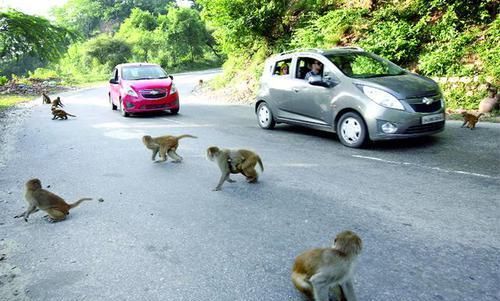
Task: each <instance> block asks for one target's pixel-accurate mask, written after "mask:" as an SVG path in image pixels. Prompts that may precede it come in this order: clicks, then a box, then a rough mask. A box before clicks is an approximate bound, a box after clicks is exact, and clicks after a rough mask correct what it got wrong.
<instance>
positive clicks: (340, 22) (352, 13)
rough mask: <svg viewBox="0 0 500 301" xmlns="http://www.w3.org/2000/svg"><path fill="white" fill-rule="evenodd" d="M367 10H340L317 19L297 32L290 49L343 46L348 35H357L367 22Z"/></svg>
mask: <svg viewBox="0 0 500 301" xmlns="http://www.w3.org/2000/svg"><path fill="white" fill-rule="evenodd" d="M366 13H367V10H365V9H338V10H333V11H330V12H328V13H327V14H326V15H324V16H321V17H318V18H315V19H314V20H313V21H311V22H310V23H309V25H308V26H305V27H301V28H299V29H297V30H296V31H295V34H294V36H293V38H292V40H291V42H290V48H303V47H316V48H331V47H334V46H338V45H343V44H345V43H346V42H348V41H347V40H344V38H345V37H346V35H355V33H357V32H359V31H360V30H361V28H362V26H363V23H364V22H366V20H365V19H364V16H365V15H366Z"/></svg>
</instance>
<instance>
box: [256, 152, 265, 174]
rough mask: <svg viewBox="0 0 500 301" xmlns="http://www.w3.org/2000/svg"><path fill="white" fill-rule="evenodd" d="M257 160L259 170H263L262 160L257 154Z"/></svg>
mask: <svg viewBox="0 0 500 301" xmlns="http://www.w3.org/2000/svg"><path fill="white" fill-rule="evenodd" d="M257 162H259V166H260V170H262V172H264V165H263V164H262V160H260V157H259V156H257Z"/></svg>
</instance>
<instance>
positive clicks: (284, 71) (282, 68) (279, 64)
mask: <svg viewBox="0 0 500 301" xmlns="http://www.w3.org/2000/svg"><path fill="white" fill-rule="evenodd" d="M291 63H292V59H286V60H281V61H276V63H275V64H274V68H273V75H288V74H290V65H291Z"/></svg>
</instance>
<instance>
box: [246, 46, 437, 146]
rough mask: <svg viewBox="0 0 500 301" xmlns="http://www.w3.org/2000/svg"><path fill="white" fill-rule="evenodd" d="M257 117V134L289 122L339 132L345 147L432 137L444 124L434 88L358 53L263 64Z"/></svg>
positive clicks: (293, 54)
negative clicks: (262, 129) (382, 141)
mask: <svg viewBox="0 0 500 301" xmlns="http://www.w3.org/2000/svg"><path fill="white" fill-rule="evenodd" d="M255 112H256V114H257V120H258V123H259V126H260V127H261V128H264V129H272V128H274V126H275V124H276V123H289V124H296V125H302V126H308V127H312V128H316V129H319V130H325V131H330V132H336V133H337V135H338V137H339V140H340V141H341V142H342V143H343V144H344V145H346V146H349V147H361V146H363V145H364V144H365V143H366V142H367V141H368V140H372V141H375V140H386V139H400V138H411V137H418V136H424V135H431V134H435V133H439V132H441V131H443V130H444V125H445V114H444V112H445V104H444V99H443V95H442V93H441V90H440V89H439V86H438V85H437V83H436V82H434V81H433V80H432V79H430V78H427V77H424V76H421V75H417V74H414V73H411V72H409V71H407V70H405V69H403V68H401V67H399V66H397V65H395V64H394V63H392V62H390V61H388V60H386V59H384V58H381V57H379V56H377V55H375V54H372V53H369V52H366V51H364V50H363V49H361V48H356V47H341V48H333V49H328V50H321V49H307V50H299V51H289V52H283V53H281V54H279V55H276V56H273V57H270V58H268V59H267V60H266V63H265V67H264V72H263V75H262V78H261V81H260V89H259V92H258V95H257V101H256V103H255Z"/></svg>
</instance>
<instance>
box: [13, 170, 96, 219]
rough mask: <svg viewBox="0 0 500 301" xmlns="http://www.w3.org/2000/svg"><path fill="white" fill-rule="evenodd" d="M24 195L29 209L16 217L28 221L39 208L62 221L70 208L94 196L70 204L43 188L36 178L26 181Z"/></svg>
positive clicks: (51, 217)
mask: <svg viewBox="0 0 500 301" xmlns="http://www.w3.org/2000/svg"><path fill="white" fill-rule="evenodd" d="M24 197H25V199H26V202H28V209H26V211H24V212H23V213H21V214H19V215H16V216H14V218H20V217H24V221H26V222H27V221H28V217H29V216H30V214H32V213H33V212H37V211H38V210H43V211H45V212H47V214H48V217H49V218H50V220H51V221H62V220H64V219H65V218H66V216H67V215H68V214H69V210H70V209H73V208H75V207H76V206H78V205H80V203H82V202H83V201H90V200H92V198H81V199H79V200H78V201H76V202H75V203H73V204H68V203H66V202H65V201H64V199H63V198H61V197H59V196H58V195H56V194H54V193H52V192H50V191H47V190H45V189H43V188H42V182H41V181H40V180H39V179H36V178H35V179H31V180H28V181H27V182H26V192H25V195H24Z"/></svg>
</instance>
